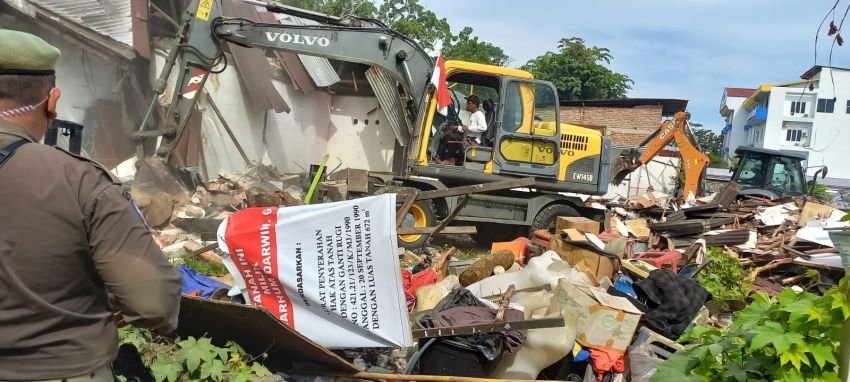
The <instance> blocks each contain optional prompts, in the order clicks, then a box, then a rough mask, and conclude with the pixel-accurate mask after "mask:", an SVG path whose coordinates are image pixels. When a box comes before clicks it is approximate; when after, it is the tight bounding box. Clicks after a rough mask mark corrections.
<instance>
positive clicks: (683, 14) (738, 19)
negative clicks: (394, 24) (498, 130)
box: [421, 0, 850, 131]
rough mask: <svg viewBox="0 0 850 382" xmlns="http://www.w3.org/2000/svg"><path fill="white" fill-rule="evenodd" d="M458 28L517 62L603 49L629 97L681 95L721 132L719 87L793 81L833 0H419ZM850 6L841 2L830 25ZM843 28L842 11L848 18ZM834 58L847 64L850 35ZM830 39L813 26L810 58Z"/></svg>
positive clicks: (808, 61)
mask: <svg viewBox="0 0 850 382" xmlns="http://www.w3.org/2000/svg"><path fill="white" fill-rule="evenodd" d="M421 1H422V2H423V4H424V5H426V6H427V7H428V8H429V9H431V10H433V11H434V12H436V13H437V15H438V16H439V17H445V18H447V19H448V21H449V23H450V24H451V25H452V30H453V31H454V32H455V33H457V32H458V31H459V30H460V29H461V28H463V27H464V26H470V27H472V28H473V29H474V31H475V34H476V35H478V36H479V37H480V38H482V39H484V40H487V41H490V42H492V43H494V44H496V45H497V46H499V47H501V48H502V49H504V50H505V52H506V53H507V54H508V55H509V56H510V57H511V59H512V62H511V64H510V66H519V65H522V64H524V63H525V62H527V61H528V60H529V59H531V58H534V57H536V56H538V55H540V54H542V53H544V52H546V51H548V50H555V49H556V48H557V43H558V40H559V39H560V38H562V37H569V36H576V37H581V38H583V39H585V41H586V42H587V43H588V44H589V45H597V46H600V47H607V48H609V49H611V53H612V54H613V56H614V60H613V62H612V65H611V67H612V68H613V69H614V70H616V71H619V72H621V73H624V74H626V75H628V76H629V77H631V78H632V79H633V80H634V81H635V84H634V86H633V89H632V90H631V91H630V92H629V94H628V96H629V97H645V98H681V99H687V100H689V101H690V102H689V105H688V109H689V110H690V112H691V113H692V117H691V121H694V122H699V123H702V124H704V125H705V126H706V127H710V128H712V129H714V130H717V131H719V130H720V129H722V127H723V120H722V117H720V114H719V109H720V99H721V97H722V95H723V88H724V87H726V86H733V87H749V88H754V87H757V86H758V85H760V84H763V83H777V82H784V81H793V80H796V79H799V76H800V75H801V74H802V73H803V72H805V71H806V70H808V69H809V68H810V67H811V66H812V65H813V64H814V63H815V61H814V50H815V41H814V38H815V32H816V31H817V28H818V25H819V24H820V22H821V20H822V19H823V17H824V15H825V14H826V12H827V11H828V10H829V9H830V8H831V7H832V6H833V4H834V3H835V1H834V0H798V1H791V0H738V1H732V0H684V1H683V0H678V1H672V0H633V1H626V0H593V1H575V0H557V1H548V0H524V1H516V0H488V1H480V0H479V1H446V0H421ZM848 4H850V0H841V3H840V4H839V6H838V10H837V11H838V14H837V16H836V18H837V20H836V24H838V22H839V21H840V19H841V17H842V16H843V15H844V12H845V10H846V8H847V6H848ZM847 25H848V30H850V18H848V20H847ZM845 39H846V40H847V43H846V44H845V45H844V46H843V47H838V46H836V49H835V52H834V54H833V59H832V65H834V66H850V32H848V33H847V36H846V37H845ZM830 43H831V40H829V41H828V40H827V37H826V36H825V32H822V33H821V39H820V43H819V44H818V45H819V50H818V64H822V65H825V64H827V62H828V60H827V59H828V54H829V48H830V45H829V44H830Z"/></svg>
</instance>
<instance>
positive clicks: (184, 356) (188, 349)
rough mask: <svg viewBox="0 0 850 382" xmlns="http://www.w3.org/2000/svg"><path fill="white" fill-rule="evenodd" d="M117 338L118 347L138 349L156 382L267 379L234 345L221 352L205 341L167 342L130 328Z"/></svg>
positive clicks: (250, 359) (126, 328) (267, 373)
mask: <svg viewBox="0 0 850 382" xmlns="http://www.w3.org/2000/svg"><path fill="white" fill-rule="evenodd" d="M118 334H119V338H120V341H121V343H122V344H124V343H129V344H133V345H134V346H135V347H136V348H137V349H139V353H140V354H141V355H142V360H143V361H144V363H145V365H150V368H151V371H152V372H153V374H154V377H155V378H156V381H157V382H163V381H166V382H184V381H216V382H243V381H252V380H254V379H256V378H257V377H265V376H270V375H271V372H269V370H268V369H266V367H265V366H263V365H262V364H261V363H259V362H256V361H257V360H256V359H255V358H251V356H250V355H248V354H247V353H246V352H245V350H244V349H242V348H241V347H240V346H239V345H237V344H236V343H234V342H228V343H227V346H226V347H223V348H222V347H218V346H215V345H213V344H212V342H211V340H210V339H209V338H206V337H204V338H197V339H196V338H193V337H189V338H186V339H180V340H171V339H169V338H165V337H159V336H155V335H154V334H153V333H151V332H150V331H148V330H144V329H137V328H133V327H125V328H122V329H120V330H119V333H118ZM265 356H266V355H265V354H263V357H265Z"/></svg>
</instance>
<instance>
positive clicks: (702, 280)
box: [696, 247, 752, 309]
mask: <svg viewBox="0 0 850 382" xmlns="http://www.w3.org/2000/svg"><path fill="white" fill-rule="evenodd" d="M706 255H707V256H708V264H707V265H706V266H705V267H704V268H703V269H702V271H701V272H700V273H699V274H698V275H697V277H696V281H697V282H698V283H699V284H700V285H702V286H703V288H705V289H706V290H707V291H708V292H709V293H711V295H712V296H714V301H715V302H716V303H717V306H718V307H719V308H720V309H727V308H728V307H729V304H728V303H729V302H730V301H743V300H744V299H746V298H747V295H749V293H750V290H751V288H752V283H751V282H750V281H749V278H748V277H747V275H746V273H744V267H742V266H741V263H740V262H738V259H736V258H735V257H733V256H729V255H727V254H726V253H725V252H724V251H723V248H718V247H713V248H709V249H708V252H707V253H706Z"/></svg>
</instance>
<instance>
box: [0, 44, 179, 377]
mask: <svg viewBox="0 0 850 382" xmlns="http://www.w3.org/2000/svg"><path fill="white" fill-rule="evenodd" d="M59 55H60V52H59V50H58V49H56V48H55V47H53V46H51V45H49V44H47V43H46V42H45V41H44V40H42V39H40V38H38V37H36V36H33V35H31V34H27V33H22V32H17V31H12V30H3V29H0V163H2V165H0V381H34V380H35V381H43V380H66V381H113V376H112V371H111V369H110V366H109V365H110V363H111V362H112V361H113V360H114V358H115V356H116V354H117V349H118V331H117V329H116V326H117V322H116V319H115V318H114V317H113V309H117V310H120V312H121V315H122V316H123V318H122V320H123V322H126V323H127V324H130V325H135V326H139V327H145V328H150V329H154V330H157V331H160V332H165V333H167V332H171V331H173V330H174V329H175V328H176V326H177V313H178V306H179V299H180V283H181V280H180V274H179V272H177V271H176V270H175V269H174V268H173V267H171V266H170V264H169V263H168V261H167V260H166V259H165V257H164V256H163V254H162V252H161V251H160V249H159V247H158V246H157V245H156V243H155V242H154V240H153V238H152V236H151V234H150V232H148V230H147V227H146V226H145V224H144V222H143V220H142V219H141V218H140V216H139V215H138V214H137V210H136V209H135V208H134V207H133V205H132V201H131V200H130V196H129V193H126V192H124V191H123V190H122V188H121V187H120V185H119V183H118V182H117V181H116V179H115V178H114V177H112V175H111V174H110V172H109V171H107V170H106V169H104V168H103V167H101V166H100V165H98V164H97V163H94V162H92V161H90V160H87V159H85V158H82V157H78V156H74V155H72V154H70V153H68V152H66V151H62V150H59V149H56V148H53V147H49V146H45V145H42V144H39V143H38V142H39V141H40V140H41V139H42V138H43V136H44V134H45V132H46V130H47V128H48V125H49V124H50V121H51V120H52V119H54V118H55V117H56V103H57V101H58V100H59V94H60V92H59V89H57V88H56V87H55V75H54V70H53V68H54V65H55V64H56V61H57V60H58V58H59ZM4 159H5V160H4ZM110 300H113V302H114V306H113V305H111V304H110Z"/></svg>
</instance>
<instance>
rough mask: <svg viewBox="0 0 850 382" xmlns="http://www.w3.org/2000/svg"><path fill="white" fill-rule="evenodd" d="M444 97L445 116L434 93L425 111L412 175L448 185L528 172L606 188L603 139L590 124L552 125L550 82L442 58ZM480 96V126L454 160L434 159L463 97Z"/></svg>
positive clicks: (556, 120)
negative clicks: (476, 137) (477, 137)
mask: <svg viewBox="0 0 850 382" xmlns="http://www.w3.org/2000/svg"><path fill="white" fill-rule="evenodd" d="M445 67H446V82H447V83H448V86H449V89H450V91H449V93H450V96H451V98H452V105H450V106H449V107H448V116H445V117H444V116H442V115H441V114H440V113H437V112H436V107H435V103H436V102H435V100H434V95H433V94H432V95H431V98H430V99H429V102H430V104H429V105H428V107H427V108H426V109H425V112H426V115H425V116H424V118H422V123H423V124H422V126H421V130H420V131H421V134H420V135H419V140H420V141H419V142H418V144H419V146H418V147H419V151H418V155H417V157H416V160H415V162H414V163H415V164H414V165H413V166H412V172H411V173H412V174H413V175H420V176H427V177H433V178H437V179H441V180H442V181H448V182H449V183H455V184H461V183H476V182H480V183H485V182H490V181H497V180H504V179H505V178H516V177H528V176H533V177H535V178H536V179H537V180H538V182H539V183H538V185H539V186H540V187H541V188H544V189H548V190H551V191H563V192H575V193H584V194H590V195H598V194H603V193H605V192H606V191H607V188H608V174H609V171H608V162H609V160H608V150H609V149H610V147H611V143H610V139H609V138H607V137H604V136H602V134H601V133H600V132H598V131H596V130H593V129H588V128H584V127H580V126H574V125H569V124H562V123H560V104H559V101H558V92H557V90H556V89H555V87H554V86H553V85H552V84H551V83H549V82H545V81H538V80H535V79H533V77H532V75H531V73H528V72H526V71H522V70H518V69H512V68H504V67H498V66H491V65H482V64H476V63H470V62H463V61H446V63H445ZM471 95H476V96H478V97H479V98H480V99H481V101H482V102H481V111H482V112H484V114H485V119H486V122H487V130H486V131H485V132H484V133H483V134H482V135H483V137H482V138H483V139H482V141H481V142H480V143H478V144H474V145H467V147H465V148H464V153H463V154H464V155H462V156H461V158H462V159H460V160H458V161H456V162H455V165H451V164H440V163H435V161H434V160H433V159H434V157H435V154H436V153H437V151H438V147H439V144H440V140H441V137H442V136H443V134H445V131H446V126H447V124H450V123H452V121H461V122H463V124H465V123H466V122H467V121H468V120H469V113H468V112H467V111H466V110H465V107H464V106H465V102H464V98H465V97H467V96H471Z"/></svg>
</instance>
